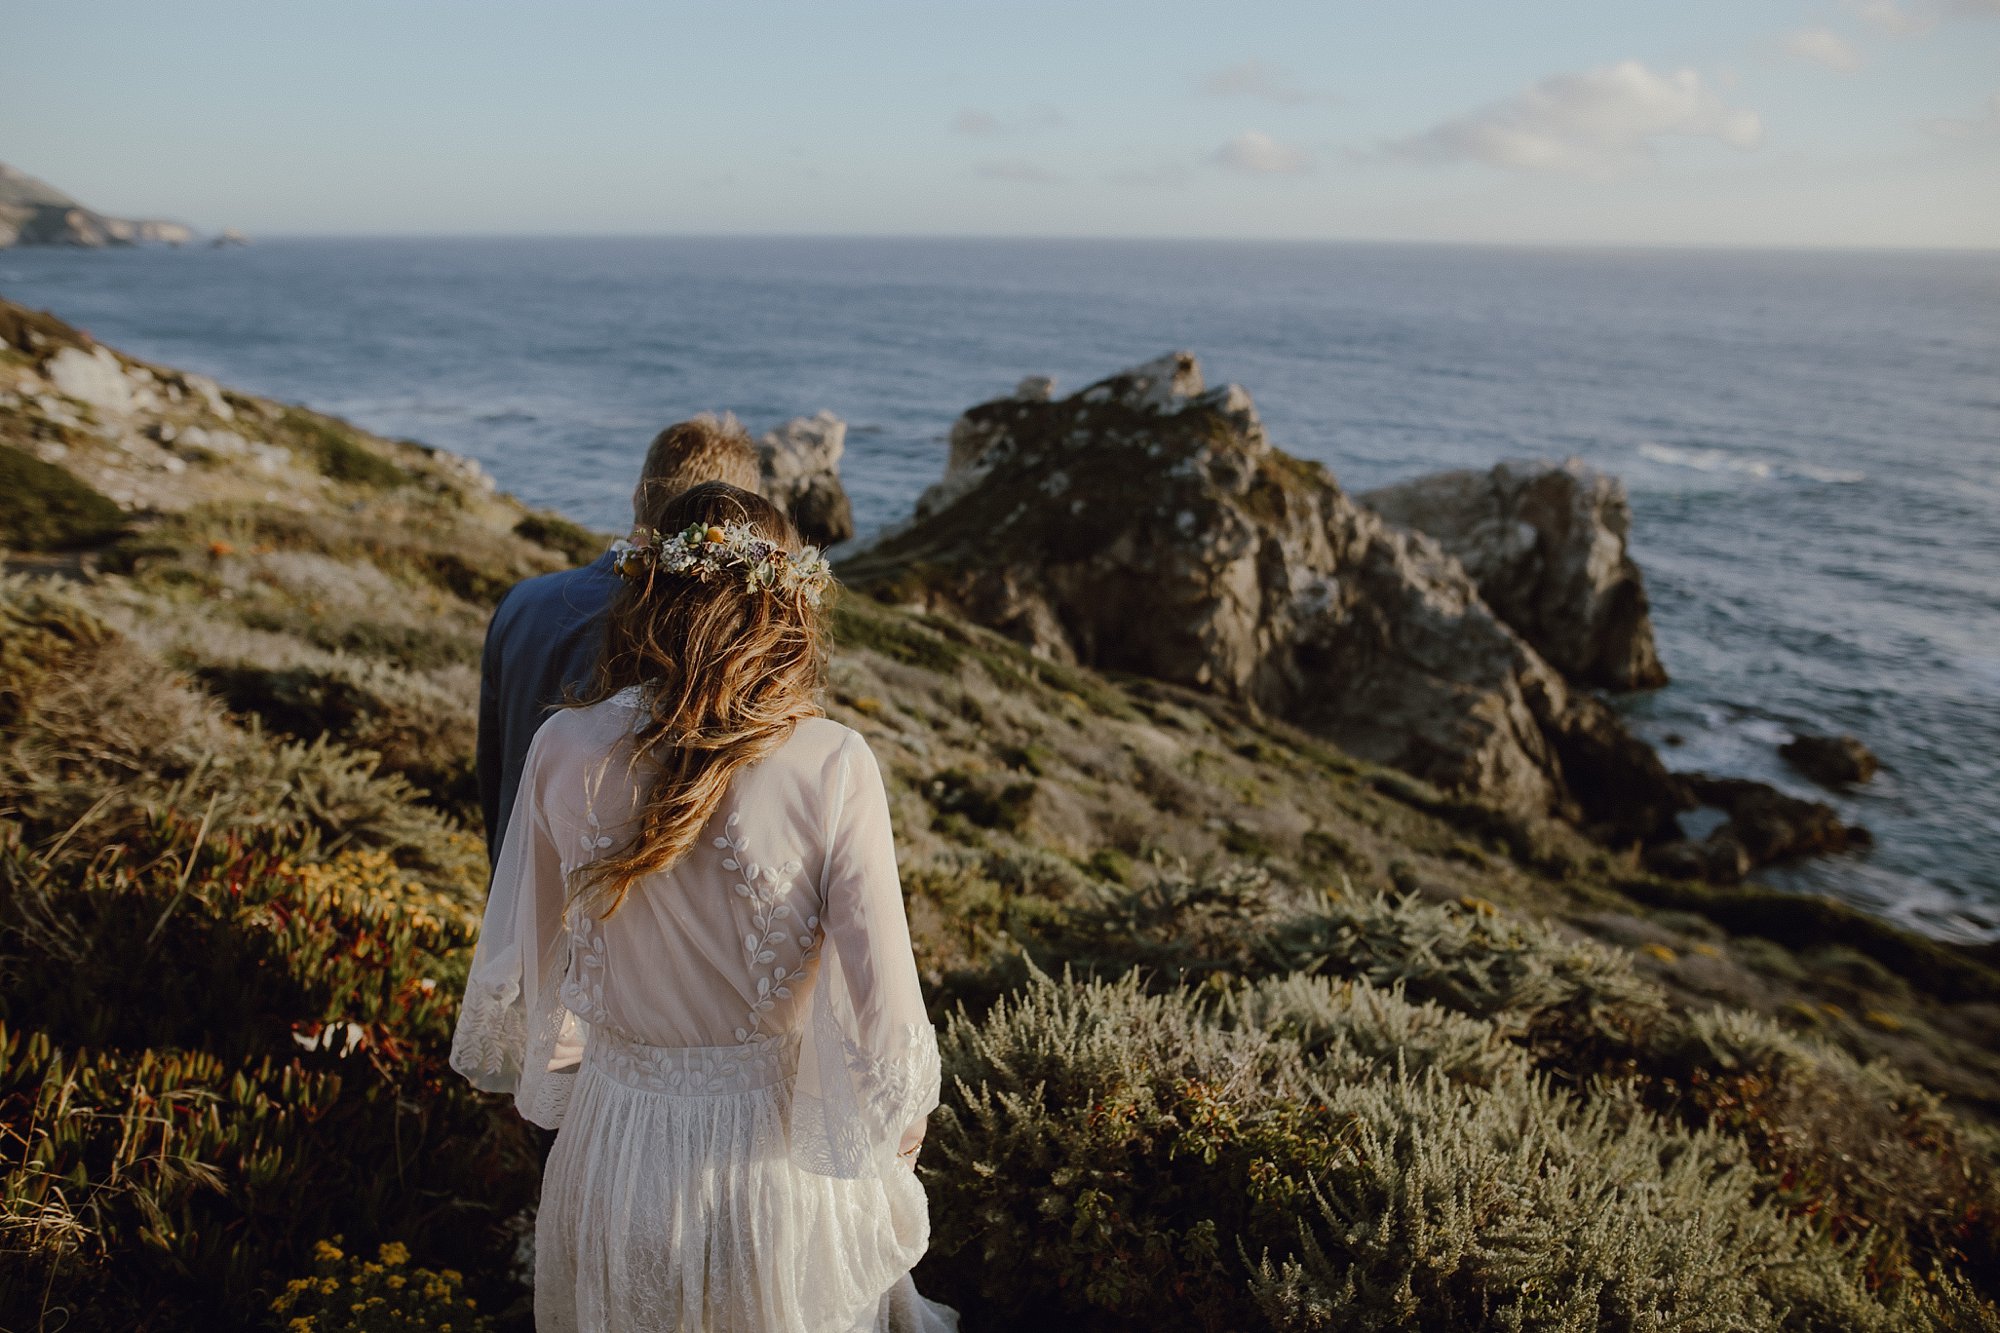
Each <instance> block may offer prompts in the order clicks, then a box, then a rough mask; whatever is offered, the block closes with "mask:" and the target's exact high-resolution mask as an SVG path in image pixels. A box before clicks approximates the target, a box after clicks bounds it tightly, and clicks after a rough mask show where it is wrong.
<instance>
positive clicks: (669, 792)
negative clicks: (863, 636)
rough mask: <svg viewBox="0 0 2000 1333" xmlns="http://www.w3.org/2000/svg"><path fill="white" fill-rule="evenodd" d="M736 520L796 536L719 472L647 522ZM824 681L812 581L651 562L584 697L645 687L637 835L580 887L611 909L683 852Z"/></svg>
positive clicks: (763, 532) (787, 538) (784, 537)
mask: <svg viewBox="0 0 2000 1333" xmlns="http://www.w3.org/2000/svg"><path fill="white" fill-rule="evenodd" d="M729 523H741V524H743V525H745V526H747V527H749V528H750V529H751V530H752V531H753V532H755V533H756V534H757V535H758V536H760V537H762V538H764V539H765V540H766V541H770V542H774V543H776V544H778V545H780V546H783V547H784V548H786V549H787V550H794V551H795V550H797V549H798V547H799V534H798V532H797V530H796V529H794V528H793V526H792V523H791V520H790V519H788V518H786V517H785V515H784V512H783V511H782V510H780V509H779V508H778V507H777V506H776V505H773V504H772V503H771V502H770V501H768V500H766V499H764V498H763V497H762V496H760V495H757V494H755V493H753V492H751V491H745V490H739V489H738V488H736V487H734V486H731V485H728V484H727V483H724V482H719V481H715V482H707V483H704V484H702V485H700V486H696V487H694V488H693V489H692V490H689V491H686V492H684V493H683V494H681V495H680V496H678V497H676V498H675V499H673V500H671V501H669V502H667V503H666V504H665V505H663V506H661V508H660V511H659V514H658V516H657V518H656V519H655V520H654V521H653V523H652V524H651V526H653V527H656V528H658V529H660V530H661V531H664V532H678V531H681V530H683V529H685V528H687V527H688V526H689V525H691V524H700V525H702V526H704V527H708V526H721V525H723V524H729ZM825 679H826V613H825V610H824V608H823V606H821V605H815V604H814V601H813V599H811V598H809V597H807V596H806V595H805V594H804V593H802V592H797V591H793V592H787V591H784V590H781V589H777V588H770V589H763V588H751V587H748V586H746V584H745V582H744V581H743V580H740V579H735V578H719V577H711V578H709V579H706V580H704V579H700V578H697V577H695V576H693V575H692V574H672V573H668V572H666V571H664V570H659V569H654V568H650V567H649V568H645V569H643V570H641V571H639V572H638V573H636V574H634V575H633V576H631V577H630V578H629V579H628V581H627V582H626V584H625V586H624V587H623V588H621V589H620V590H619V592H618V595H617V597H616V599H614V600H613V602H612V604H611V609H610V613H609V615H608V617H607V619H606V623H605V639H604V655H603V657H602V659H601V660H600V661H599V664H598V669H597V676H596V679H595V680H594V681H593V682H592V683H591V686H590V688H589V689H588V690H587V691H586V692H585V693H584V694H583V695H582V696H581V698H580V699H578V700H577V703H578V705H583V704H591V703H596V702H599V701H601V700H604V699H608V698H610V697H611V696H612V695H614V694H616V693H618V692H619V691H620V690H623V689H625V688H626V687H628V686H632V685H637V686H639V687H640V690H641V699H642V700H643V707H644V708H645V709H646V710H647V712H648V713H649V714H650V716H648V717H647V718H646V720H645V721H644V722H643V723H642V724H641V726H640V727H639V730H638V732H637V738H636V744H635V747H634V750H633V754H632V771H633V774H634V776H635V777H636V778H638V779H639V780H641V781H642V782H646V783H647V784H648V785H647V789H646V793H645V796H644V798H643V801H642V804H641V806H640V810H639V814H638V819H637V828H636V830H635V832H634V833H633V834H632V836H631V838H630V840H629V841H628V842H627V843H626V844H625V845H624V846H622V847H620V848H618V849H617V850H616V851H614V852H612V853H610V854H609V855H606V856H603V857H600V858H599V859H598V860H596V861H593V862H591V863H590V864H589V865H587V866H585V867H583V868H582V869H581V870H579V871H578V872H577V874H576V878H575V880H574V881H573V882H572V884H571V897H572V899H573V900H574V901H577V902H580V903H582V904H585V905H586V906H587V907H588V909H589V910H590V911H591V913H592V914H593V915H595V916H596V917H598V919H600V920H602V919H604V918H605V917H608V916H610V915H611V914H612V913H613V912H615V911H617V910H618V908H619V906H620V905H621V904H623V903H624V901H625V897H626V895H627V894H628V893H630V892H631V890H632V885H633V884H634V883H635V882H636V881H637V880H638V879H639V878H640V877H641V876H644V875H649V874H652V873H654V872H656V871H660V870H665V869H666V868H668V867H669V866H671V865H673V864H674V862H676V861H678V860H679V859H680V858H681V857H682V856H684V855H686V854H687V852H688V851H689V850H690V849H691V848H693V846H694V844H695V843H696V842H697V841H698V840H699V839H700V837H701V830H702V828H703V826H704V825H706V824H707V823H708V821H709V818H710V817H711V816H712V815H714V813H715V810H716V807H717V806H719V805H720V804H721V803H722V798H723V796H724V795H725V794H726V793H727V792H728V790H729V783H730V780H731V779H732V778H734V777H735V775H736V774H737V772H738V771H739V770H741V769H743V768H745V767H747V766H749V765H751V764H754V763H756V762H757V761H758V760H760V759H762V758H764V757H765V756H766V755H768V754H770V753H771V752H772V751H773V750H775V749H777V748H778V747H779V746H780V745H782V744H783V743H784V742H785V740H786V739H787V738H788V737H789V736H790V735H791V733H792V728H793V727H794V726H795V725H796V724H797V723H798V721H799V719H800V718H804V717H813V716H817V715H818V714H819V713H820V711H821V710H820V704H819V698H820V689H821V686H822V685H823V684H824V682H825Z"/></svg>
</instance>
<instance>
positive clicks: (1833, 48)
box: [1784, 28, 1861, 70]
mask: <svg viewBox="0 0 2000 1333" xmlns="http://www.w3.org/2000/svg"><path fill="white" fill-rule="evenodd" d="M1784 47H1785V54H1786V55H1789V56H1796V57H1798V58H1799V59H1800V60H1810V61H1811V62H1812V63H1813V64H1815V65H1825V66H1826V67H1827V68H1828V69H1838V70H1853V69H1860V68H1861V53H1860V52H1859V51H1857V50H1855V49H1854V44H1853V43H1852V42H1849V41H1848V40H1847V39H1846V38H1845V37H1842V36H1841V35H1840V34H1839V33H1837V32H1835V31H1834V30H1833V29H1831V28H1798V29H1795V30H1794V31H1792V32H1788V33H1786V34H1785V39H1784Z"/></svg>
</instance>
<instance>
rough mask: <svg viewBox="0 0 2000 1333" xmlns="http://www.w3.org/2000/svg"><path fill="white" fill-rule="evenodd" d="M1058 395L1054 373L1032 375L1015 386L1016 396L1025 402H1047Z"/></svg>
mask: <svg viewBox="0 0 2000 1333" xmlns="http://www.w3.org/2000/svg"><path fill="white" fill-rule="evenodd" d="M1055 396H1056V381H1055V377H1054V376H1052V375H1030V376H1028V377H1027V378H1026V379H1024V380H1022V381H1021V382H1020V383H1019V384H1017V385H1015V386H1014V397H1015V398H1016V399H1017V400H1019V401H1020V402H1024V403H1046V402H1048V401H1050V400H1051V399H1053V398H1054V397H1055Z"/></svg>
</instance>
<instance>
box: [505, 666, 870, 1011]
mask: <svg viewBox="0 0 2000 1333" xmlns="http://www.w3.org/2000/svg"><path fill="white" fill-rule="evenodd" d="M643 717H644V713H643V712H642V711H641V709H640V707H639V697H638V692H637V691H636V690H628V691H626V692H624V693H623V694H620V695H617V696H614V697H613V698H611V699H608V700H606V701H604V702H603V703H599V704H594V705H592V706H590V707H588V708H580V709H572V710H569V711H566V712H563V713H560V714H558V715H556V716H555V717H553V718H551V719H550V720H549V722H547V723H546V724H545V725H544V727H543V729H542V734H540V735H538V737H537V739H536V746H537V748H538V749H539V750H540V751H541V752H542V753H541V754H540V756H539V760H538V762H537V763H536V764H535V765H534V766H533V767H534V774H535V783H536V789H537V790H536V792H535V795H534V797H533V807H534V809H535V810H537V811H538V812H539V815H540V817H542V818H544V819H546V820H547V823H548V833H549V836H550V841H551V842H552V843H553V845H554V846H555V847H556V848H557V849H558V851H559V853H560V855H561V858H562V871H563V872H564V875H565V878H567V877H568V875H569V873H570V872H572V871H574V870H575V869H576V868H577V867H578V866H580V865H582V864H584V863H586V862H588V861H592V860H595V859H596V858H597V857H599V856H601V855H602V854H603V853H604V852H605V851H606V850H608V849H610V848H612V847H614V846H616V845H618V844H620V843H621V842H622V841H624V840H625V839H626V838H627V837H628V836H629V828H630V824H631V821H632V820H633V818H634V816H635V814H636V812H637V809H638V806H639V802H640V801H641V799H642V797H643V795H644V790H643V783H644V775H643V767H642V771H641V773H639V774H635V773H634V772H633V770H632V767H631V755H632V735H633V731H634V729H635V727H636V726H637V725H638V723H639V722H640V721H641V719H642V718H643ZM853 747H860V748H862V749H863V750H864V752H865V747H862V746H861V742H860V738H859V737H858V736H857V735H856V734H855V733H854V732H852V731H849V730H848V729H847V728H846V727H843V726H841V725H840V724H839V723H837V722H831V721H828V720H826V719H824V718H806V719H804V720H802V721H801V722H799V723H798V725H797V726H796V728H795V729H794V731H793V733H792V735H791V736H790V737H789V738H788V739H787V740H786V741H785V742H784V743H783V744H782V745H780V746H779V747H778V748H777V749H776V750H775V751H774V752H772V753H771V754H770V755H769V756H767V757H766V758H764V759H763V760H761V761H760V762H758V763H755V764H752V765H750V766H748V767H746V768H744V769H742V770H740V771H738V772H737V773H736V775H735V776H734V778H733V779H732V781H731V783H730V786H729V790H728V793H727V795H725V796H724V798H723V800H722V802H721V804H720V805H719V806H718V807H717V808H716V811H715V813H714V815H713V816H711V817H710V819H709V821H708V824H707V826H706V827H705V828H704V829H703V830H702V836H701V838H700V840H699V841H698V842H697V843H696V844H695V847H694V849H693V850H692V851H690V852H688V853H687V854H686V855H685V856H683V857H682V858H681V859H680V860H679V861H678V862H676V863H675V864H674V865H672V866H670V867H668V868H667V869H666V870H664V871H659V872H655V873H653V874H650V875H647V876H645V877H644V878H643V879H641V880H640V881H639V882H637V883H636V884H634V885H633V887H632V889H631V891H630V892H629V893H628V894H627V895H626V897H625V900H624V901H623V903H622V904H621V905H620V906H619V907H618V910H617V911H616V912H614V913H612V914H611V915H610V917H609V919H608V920H601V921H600V920H597V919H594V918H593V917H592V916H591V915H590V914H589V913H588V912H587V911H583V910H581V909H578V915H577V917H576V919H575V920H574V922H573V924H574V928H575V934H576V940H575V957H574V959H573V960H572V963H571V966H570V967H569V968H568V969H567V973H568V980H567V982H566V984H565V986H564V994H563V999H564V1001H565V1003H566V1004H567V1005H568V1007H569V1008H570V1009H571V1010H572V1011H573V1012H575V1013H576V1014H577V1015H578V1016H579V1017H581V1018H583V1019H584V1020H585V1021H586V1022H588V1023H591V1024H592V1025H594V1026H601V1027H603V1028H605V1029H606V1030H608V1031H611V1032H615V1033H617V1034H618V1035H620V1036H623V1037H626V1038H628V1039H631V1040H635V1041H640V1042H644V1043H646V1044H647V1045H652V1046H676V1047H678V1046H703V1047H706V1046H732V1045H740V1044H742V1043H745V1042H751V1041H758V1040H762V1039H765V1038H769V1037H776V1036H782V1035H785V1034H788V1033H791V1032H794V1031H796V1030H797V1028H798V1027H799V1025H800V1023H801V1022H802V1016H803V1015H804V1014H805V1013H806V1012H807V1009H806V1005H805V1001H806V1000H807V998H808V997H809V996H810V994H811V990H812V986H813V982H814V980H815V977H816V974H817V971H818V966H819V957H818V952H819V951H818V944H819V935H820V931H821V920H820V918H821V915H822V912H823V910H824V905H825V897H824V893H823V885H824V883H825V878H826V876H825V871H826V864H827V858H828V830H829V829H830V828H831V827H832V826H833V824H834V822H835V821H836V819H837V818H838V815H839V811H838V809H837V808H836V807H837V803H838V802H839V801H840V799H841V795H842V793H843V791H844V790H845V788H846V785H847V782H848V781H849V779H850V773H849V772H848V770H850V769H851V767H852V748H853Z"/></svg>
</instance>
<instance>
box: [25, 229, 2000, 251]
mask: <svg viewBox="0 0 2000 1333" xmlns="http://www.w3.org/2000/svg"><path fill="white" fill-rule="evenodd" d="M181 225H183V226H189V227H190V228H192V229H194V230H195V233H196V237H197V241H196V243H195V245H194V246H193V248H197V249H199V248H207V247H205V246H204V245H203V244H202V242H205V241H209V240H212V239H214V238H215V237H218V236H220V235H222V232H223V230H226V229H218V230H215V231H205V230H201V229H199V228H193V224H190V223H183V224H181ZM231 230H236V231H239V232H243V234H244V235H245V236H246V237H247V238H248V240H249V241H250V242H251V243H253V244H254V243H256V242H259V241H904V242H918V243H922V242H931V243H939V242H957V241H979V242H986V243H994V242H1003V243H1005V242H1012V243H1019V244H1069V245H1075V244H1105V245H1242V246H1259V245H1271V246H1301V247H1305V246H1366V247H1382V248H1409V249H1434V250H1445V249H1458V250H1506V251H1605V252H1614V253H1643V252H1667V253H1681V252H1695V253H1757V254H1772V253H1776V254H1908V255H1915V254H1926V255H1966V256H1971V255H2000V242H1995V243H1992V244H1989V245H1944V244H1935V245H1934V244H1926V243H1923V242H1901V243H1892V242H1875V243H1866V244H1863V243H1855V242H1839V241H1787V242H1775V241H1652V240H1631V241H1620V240H1469V239H1439V238H1434V237H1390V236H1218V235H1184V236H1153V235H1131V234H1124V235H1117V234H1104V233H1060V232H1033V233H1029V232H944V231H940V232H891V231H880V232H877V231H843V232H812V231H779V230H772V231H533V230H528V231H445V230H440V231H372V230H361V231H293V230H276V231H250V230H246V229H244V228H240V227H239V228H233V229H231ZM85 248H90V247H76V246H59V245H15V246H9V247H6V251H5V252H6V253H19V252H21V251H35V250H49V251H71V250H77V249H85ZM105 248H106V249H118V250H124V249H145V250H160V249H178V248H182V247H177V246H170V245H166V244H164V243H160V242H145V243H142V244H139V245H135V246H115V247H105Z"/></svg>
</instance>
